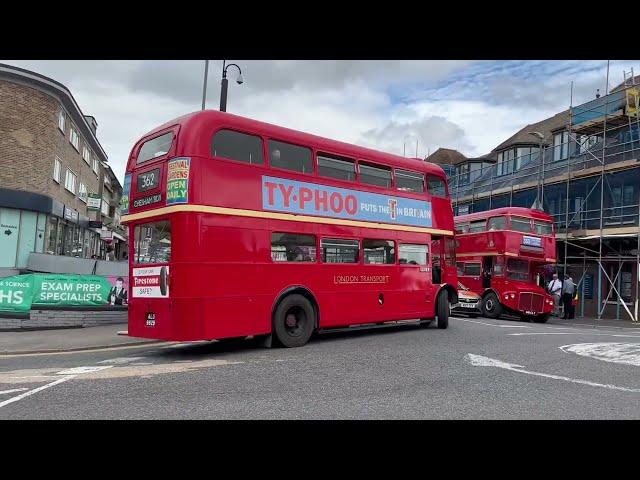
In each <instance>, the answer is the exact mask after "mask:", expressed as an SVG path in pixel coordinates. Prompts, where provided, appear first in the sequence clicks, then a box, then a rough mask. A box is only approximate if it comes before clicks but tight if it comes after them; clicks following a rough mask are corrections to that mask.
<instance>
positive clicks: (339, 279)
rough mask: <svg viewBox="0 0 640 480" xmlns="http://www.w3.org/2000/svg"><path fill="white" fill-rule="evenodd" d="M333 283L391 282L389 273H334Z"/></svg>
mask: <svg viewBox="0 0 640 480" xmlns="http://www.w3.org/2000/svg"><path fill="white" fill-rule="evenodd" d="M333 283H335V284H336V285H338V284H342V283H389V275H334V276H333Z"/></svg>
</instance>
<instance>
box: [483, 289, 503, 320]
mask: <svg viewBox="0 0 640 480" xmlns="http://www.w3.org/2000/svg"><path fill="white" fill-rule="evenodd" d="M482 312H483V313H484V316H485V317H489V318H498V317H499V316H500V315H501V314H502V305H500V301H499V300H498V296H497V295H496V294H495V293H493V292H490V293H489V294H488V295H487V296H486V297H484V300H482Z"/></svg>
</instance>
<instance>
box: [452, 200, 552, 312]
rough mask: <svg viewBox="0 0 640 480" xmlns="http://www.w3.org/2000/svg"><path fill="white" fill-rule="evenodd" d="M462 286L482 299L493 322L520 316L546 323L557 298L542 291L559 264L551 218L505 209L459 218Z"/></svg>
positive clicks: (517, 209) (457, 247) (457, 239)
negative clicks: (550, 270)
mask: <svg viewBox="0 0 640 480" xmlns="http://www.w3.org/2000/svg"><path fill="white" fill-rule="evenodd" d="M455 228H456V253H457V258H458V264H457V265H458V276H459V278H460V282H461V283H462V284H463V285H465V286H466V287H468V288H469V289H471V290H472V291H474V292H476V293H478V294H480V295H481V296H482V312H483V314H484V315H486V316H487V317H490V318H498V317H500V315H501V314H502V313H511V314H516V315H519V316H521V317H524V318H528V319H532V320H534V321H535V322H546V321H547V320H548V318H549V315H550V314H551V312H552V311H553V298H552V297H551V296H550V295H549V294H547V293H546V291H545V289H544V278H545V268H547V267H548V266H549V265H550V264H555V262H556V243H555V236H554V232H553V217H552V216H551V215H548V214H546V213H544V212H542V211H539V210H532V209H528V208H520V207H506V208H497V209H494V210H488V211H484V212H478V213H472V214H469V215H462V216H458V217H455Z"/></svg>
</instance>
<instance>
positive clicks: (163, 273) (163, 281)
mask: <svg viewBox="0 0 640 480" xmlns="http://www.w3.org/2000/svg"><path fill="white" fill-rule="evenodd" d="M166 294H167V267H161V268H160V295H162V296H163V297H164V296H165V295H166Z"/></svg>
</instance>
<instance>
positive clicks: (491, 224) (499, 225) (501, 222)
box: [487, 217, 507, 230]
mask: <svg viewBox="0 0 640 480" xmlns="http://www.w3.org/2000/svg"><path fill="white" fill-rule="evenodd" d="M506 229H507V217H491V218H490V219H489V221H488V222H487V230H506Z"/></svg>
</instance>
